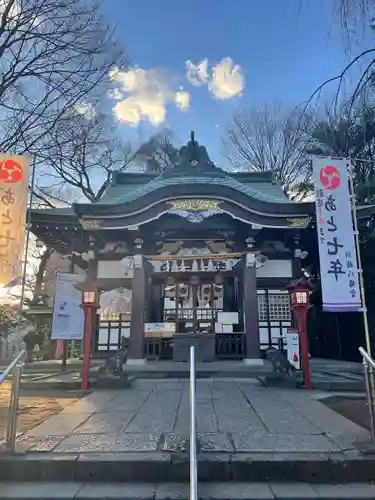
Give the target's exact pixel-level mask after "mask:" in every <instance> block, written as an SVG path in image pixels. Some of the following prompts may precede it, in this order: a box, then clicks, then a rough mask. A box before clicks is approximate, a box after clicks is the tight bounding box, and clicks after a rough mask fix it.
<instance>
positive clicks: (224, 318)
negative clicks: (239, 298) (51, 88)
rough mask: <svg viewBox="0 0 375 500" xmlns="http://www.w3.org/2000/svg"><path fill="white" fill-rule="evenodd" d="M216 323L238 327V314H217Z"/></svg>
mask: <svg viewBox="0 0 375 500" xmlns="http://www.w3.org/2000/svg"><path fill="white" fill-rule="evenodd" d="M217 322H218V323H221V324H222V325H238V312H237V311H236V312H219V313H217Z"/></svg>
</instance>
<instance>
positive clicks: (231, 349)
mask: <svg viewBox="0 0 375 500" xmlns="http://www.w3.org/2000/svg"><path fill="white" fill-rule="evenodd" d="M216 357H217V358H221V359H242V358H244V357H245V334H244V333H217V334H216Z"/></svg>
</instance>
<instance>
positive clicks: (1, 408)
mask: <svg viewBox="0 0 375 500" xmlns="http://www.w3.org/2000/svg"><path fill="white" fill-rule="evenodd" d="M80 397H81V395H79V394H77V393H74V392H72V391H54V392H53V391H48V392H46V391H43V393H42V392H39V393H37V392H33V393H31V392H29V391H23V392H21V397H20V410H19V417H18V429H17V430H18V432H26V431H28V430H30V429H32V428H33V427H35V426H37V425H39V424H40V423H41V422H44V421H45V420H47V419H48V418H49V417H51V416H52V415H55V414H57V413H60V411H62V410H63V409H64V408H66V407H67V406H68V405H71V404H72V403H74V402H76V401H77V400H78V399H80ZM9 400H10V384H9V383H7V382H5V383H4V384H2V385H1V386H0V439H3V438H4V437H5V436H6V428H7V417H8V409H9Z"/></svg>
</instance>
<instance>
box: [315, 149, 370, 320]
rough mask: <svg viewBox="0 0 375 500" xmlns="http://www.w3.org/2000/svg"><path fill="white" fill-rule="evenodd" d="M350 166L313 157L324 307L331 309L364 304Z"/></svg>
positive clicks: (357, 308) (345, 163)
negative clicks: (360, 282)
mask: <svg viewBox="0 0 375 500" xmlns="http://www.w3.org/2000/svg"><path fill="white" fill-rule="evenodd" d="M347 165H348V162H347V161H346V160H342V159H329V158H328V159H327V158H317V157H314V158H313V178H314V183H315V195H316V227H317V231H318V242H319V260H320V277H321V286H322V297H323V310H325V311H331V312H334V311H338V312H344V311H359V310H361V307H362V302H361V295H360V290H359V280H358V264H357V254H356V247H355V239H354V230H353V219H352V209H351V203H350V191H349V182H348V181H349V179H348V170H347Z"/></svg>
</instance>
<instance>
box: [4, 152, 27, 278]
mask: <svg viewBox="0 0 375 500" xmlns="http://www.w3.org/2000/svg"><path fill="white" fill-rule="evenodd" d="M29 164H30V159H29V158H28V157H27V156H14V155H7V154H3V153H0V284H1V285H6V284H8V283H9V282H11V281H12V280H13V278H15V277H19V276H20V274H21V262H22V256H23V252H24V244H25V222H26V207H27V193H28V189H29ZM17 284H19V283H17Z"/></svg>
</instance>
